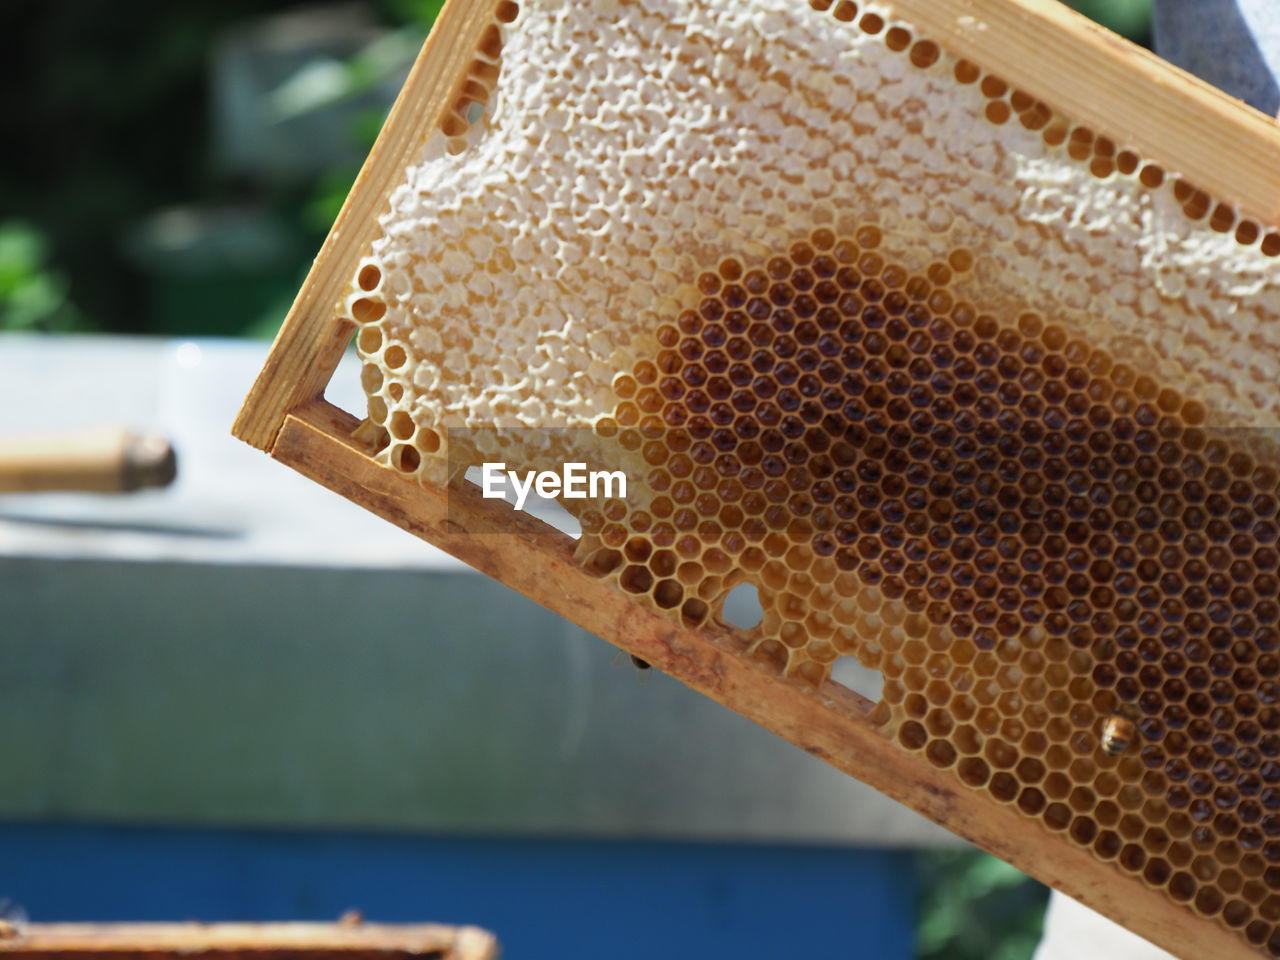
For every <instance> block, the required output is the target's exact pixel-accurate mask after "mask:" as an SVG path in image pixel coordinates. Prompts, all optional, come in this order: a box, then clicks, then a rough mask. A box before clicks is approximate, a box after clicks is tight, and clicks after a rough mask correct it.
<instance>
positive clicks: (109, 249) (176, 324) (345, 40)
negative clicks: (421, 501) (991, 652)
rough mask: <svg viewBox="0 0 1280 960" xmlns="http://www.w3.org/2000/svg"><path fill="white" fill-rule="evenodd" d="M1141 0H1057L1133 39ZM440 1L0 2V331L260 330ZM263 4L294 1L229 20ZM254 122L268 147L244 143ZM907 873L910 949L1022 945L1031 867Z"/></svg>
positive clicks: (958, 855)
mask: <svg viewBox="0 0 1280 960" xmlns="http://www.w3.org/2000/svg"><path fill="white" fill-rule="evenodd" d="M1150 2H1151V0H1075V2H1074V3H1073V4H1072V5H1073V6H1075V7H1076V8H1077V9H1079V10H1080V11H1081V12H1083V13H1085V14H1086V15H1089V16H1092V17H1093V18H1094V19H1096V20H1099V21H1100V22H1102V23H1104V24H1106V25H1107V26H1109V27H1111V28H1112V29H1115V30H1117V31H1118V32H1120V33H1123V34H1125V35H1126V36H1128V37H1130V38H1131V39H1133V40H1135V41H1137V42H1139V43H1144V44H1145V43H1147V42H1148V40H1149V36H1150ZM441 5H442V0H376V2H371V3H367V4H363V5H351V4H330V5H324V6H317V5H316V4H315V0H305V2H299V0H184V2H182V3H177V4H174V3H169V2H162V0H135V2H133V3H131V4H129V5H128V6H127V10H126V9H125V8H123V7H122V6H121V5H120V4H118V3H111V2H107V0H78V2H76V3H73V4H60V3H49V2H47V0H8V2H6V3H4V4H3V5H0V35H3V36H6V37H8V38H9V41H8V44H7V49H8V50H9V54H7V57H8V58H9V61H10V71H11V72H10V76H11V77H13V78H20V79H16V80H11V81H10V83H9V84H7V89H8V90H9V96H8V99H7V103H6V111H5V114H6V117H7V123H8V126H9V143H10V147H9V149H8V150H7V151H6V156H5V161H4V166H3V168H2V170H3V172H2V173H0V330H41V331H83V332H101V333H143V334H147V333H150V334H166V335H202V334H230V335H247V336H258V337H270V336H272V335H273V334H274V332H275V329H276V328H277V327H278V325H279V322H280V320H281V318H282V317H283V316H284V313H285V311H286V310H287V309H288V305H289V303H290V301H291V300H292V296H293V293H294V291H295V290H296V289H297V287H298V285H299V284H300V282H301V280H302V277H303V275H304V274H305V271H306V268H307V266H308V264H309V263H310V260H311V257H312V256H313V255H314V253H315V251H316V250H317V249H318V248H319V245H320V243H321V242H322V240H323V238H324V236H325V234H326V232H327V231H328V228H329V226H330V224H331V223H332V220H333V218H334V216H335V215H336V214H337V211H338V208H339V206H340V205H341V203H342V200H343V198H344V197H345V195H346V192H347V189H348V188H349V187H350V184H351V183H352V181H353V180H354V178H355V174H356V172H357V170H358V169H359V164H360V159H361V158H362V156H363V154H364V153H365V152H366V151H367V150H368V147H369V146H370V145H371V144H372V142H373V139H374V137H375V136H376V133H377V130H378V128H379V126H380V124H381V122H382V118H383V116H384V115H385V111H386V108H387V105H388V104H389V102H390V100H389V98H390V96H391V94H392V93H393V92H394V88H395V87H396V86H397V85H398V83H399V80H400V78H402V77H403V74H404V72H405V71H407V68H408V64H409V62H410V60H411V58H412V56H413V54H414V53H415V52H416V50H417V48H418V46H419V45H420V43H421V40H422V37H423V36H424V35H425V32H426V29H427V28H428V27H429V25H430V24H431V22H432V21H433V20H434V18H435V16H436V14H437V12H438V11H439V8H440V6H441ZM326 11H333V12H335V13H336V19H334V20H333V21H332V25H333V27H334V29H333V30H331V31H329V33H327V34H326V33H325V32H324V31H323V30H320V31H316V32H315V33H316V35H315V36H314V37H312V38H311V40H310V46H308V43H307V42H301V41H305V40H307V37H306V36H302V37H301V40H300V42H299V43H297V44H293V43H292V42H291V41H292V39H294V38H293V37H291V36H285V37H283V38H282V37H281V36H280V34H281V32H283V33H285V34H291V33H292V34H299V35H304V34H309V33H311V32H312V31H311V30H310V28H306V29H304V26H305V24H306V23H308V22H310V20H317V21H323V20H324V19H325V15H326ZM281 15H286V16H290V15H292V16H294V19H286V20H284V21H279V22H278V23H277V25H276V28H275V30H274V31H273V30H271V29H265V28H264V30H262V31H260V32H259V34H258V35H254V36H250V35H248V34H245V33H244V31H245V30H246V24H252V23H259V24H262V23H266V22H268V21H270V19H271V18H272V17H273V16H274V17H279V16H281ZM351 24H357V25H359V28H358V29H355V30H352V29H350V25H351ZM335 37H336V38H337V39H336V41H335ZM237 38H238V39H237ZM264 49H265V50H267V51H268V52H270V51H271V50H273V49H275V50H280V49H287V50H288V52H289V57H286V58H284V59H286V60H287V61H288V62H287V64H286V68H285V69H284V70H283V72H279V73H278V75H273V74H272V73H271V71H269V70H268V71H266V76H265V77H262V76H259V77H257V78H256V79H257V80H258V81H265V82H260V83H259V88H257V89H250V87H252V84H249V86H248V87H246V85H245V84H244V83H241V82H240V81H241V80H242V79H244V76H249V78H250V79H251V80H252V79H254V78H253V77H252V76H251V75H252V74H253V72H254V63H255V62H256V61H255V60H254V57H255V56H256V55H257V54H258V53H261V51H262V50H264ZM290 58H291V59H290ZM246 90H247V91H248V92H247V93H246ZM237 91H238V94H237ZM237 95H239V100H237ZM246 97H247V99H246ZM237 103H239V109H240V114H239V115H238V116H239V120H237V119H236V115H235V109H236V104H237ZM246 104H247V106H246ZM228 111H229V112H230V114H231V116H228V115H227V114H228ZM326 112H327V115H328V117H329V118H330V121H329V122H327V123H321V124H320V125H318V126H312V127H307V125H306V124H307V121H308V119H309V118H314V117H315V116H317V115H323V114H326ZM246 118H247V119H246ZM237 122H241V123H242V125H244V126H245V127H246V129H241V130H239V131H238V133H237V130H236V129H235V124H236V123H237ZM291 123H292V124H295V126H294V127H292V128H291V127H289V126H288V125H289V124H291ZM229 125H230V126H229ZM273 131H274V132H277V133H280V134H282V135H283V139H282V140H281V143H283V144H284V145H285V149H283V153H284V154H285V155H286V157H285V159H284V160H281V159H280V158H279V157H277V158H275V160H273V159H272V158H271V156H270V155H269V151H266V152H264V151H263V150H261V149H259V147H260V146H261V144H262V142H264V141H268V142H269V141H271V140H272V137H273ZM316 136H320V137H327V138H329V139H330V140H335V141H341V143H339V144H338V145H337V146H336V147H335V148H334V149H332V150H328V151H326V150H324V149H319V147H318V146H317V145H316V144H315V143H314V142H312V141H308V139H307V138H308V137H311V138H314V137H316ZM294 140H297V141H298V142H299V143H300V144H301V147H302V153H303V155H302V156H301V157H298V156H297V155H296V154H297V152H298V151H296V150H295V156H293V158H292V160H290V159H288V157H287V154H288V153H289V151H288V149H287V147H288V144H289V143H291V142H292V141H294ZM312 155H314V156H315V157H318V158H319V160H320V161H321V162H319V163H318V164H315V165H311V166H309V165H308V163H307V162H306V160H307V158H308V157H309V156H312ZM920 878H921V888H922V901H921V925H920V939H919V951H920V956H921V957H922V958H923V960H942V958H947V960H970V958H972V960H978V958H994V960H1025V958H1028V957H1030V955H1031V953H1032V951H1033V949H1034V946H1035V943H1036V941H1037V939H1038V937H1039V930H1040V924H1041V918H1042V915H1043V910H1044V904H1045V900H1046V897H1047V891H1046V890H1045V889H1044V888H1043V887H1041V886H1040V885H1039V884H1036V883H1034V882H1033V881H1031V880H1028V879H1027V878H1025V877H1024V876H1022V875H1021V874H1020V873H1018V872H1017V871H1016V870H1013V868H1011V867H1008V866H1006V865H1005V864H1003V863H1001V862H1000V861H997V860H995V859H993V858H991V857H988V856H986V855H983V854H979V853H976V852H972V851H960V852H956V851H946V852H939V853H931V854H925V855H923V857H922V870H921V874H920Z"/></svg>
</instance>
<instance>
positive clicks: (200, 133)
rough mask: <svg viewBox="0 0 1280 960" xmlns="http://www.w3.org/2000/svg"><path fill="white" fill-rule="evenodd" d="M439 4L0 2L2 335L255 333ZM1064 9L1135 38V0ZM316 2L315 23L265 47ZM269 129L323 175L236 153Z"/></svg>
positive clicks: (292, 283) (1142, 16)
mask: <svg viewBox="0 0 1280 960" xmlns="http://www.w3.org/2000/svg"><path fill="white" fill-rule="evenodd" d="M442 3H443V0H371V2H368V3H364V4H354V3H336V4H332V3H331V4H317V3H316V0H186V2H184V3H180V4H171V3H166V2H161V0H135V2H134V3H132V4H130V5H129V6H128V10H127V13H125V12H122V8H121V7H120V6H119V4H115V3H109V2H107V0H78V2H76V3H74V4H52V3H48V2H40V0H9V2H7V3H5V4H3V5H0V30H2V31H3V35H4V36H6V37H8V38H9V44H8V49H9V50H10V53H9V55H8V57H9V60H10V70H11V73H10V76H11V77H14V78H20V79H17V80H16V81H11V83H10V84H9V85H8V87H9V90H10V96H9V98H8V103H7V105H6V106H7V109H6V117H7V121H8V125H9V131H10V142H11V147H10V149H9V150H8V151H6V157H5V164H4V167H3V173H2V174H0V330H4V329H8V330H42V331H86V332H104V333H153V334H168V335H181V334H230V335H249V336H259V337H269V336H271V335H272V334H273V333H274V330H275V328H276V327H277V326H278V324H279V321H280V318H281V317H282V316H283V314H284V312H285V311H286V310H287V309H288V305H289V303H290V301H291V299H292V294H293V292H294V290H295V289H296V288H297V286H298V284H299V283H300V281H301V279H302V277H303V276H304V274H305V271H306V267H307V265H308V264H309V262H310V259H311V257H312V256H313V255H314V253H315V250H316V249H317V248H318V247H319V244H320V243H321V241H322V240H323V238H324V235H325V233H326V232H327V230H328V227H329V225H330V223H331V222H332V220H333V217H334V216H335V215H336V213H337V210H338V208H339V206H340V205H341V203H342V199H343V197H344V196H345V195H346V191H347V189H348V188H349V186H350V184H351V182H352V181H353V180H354V177H355V174H356V171H357V170H358V169H359V162H360V157H361V156H363V154H364V152H366V151H367V149H368V147H369V146H370V145H371V144H372V142H373V139H374V137H375V136H376V133H377V130H378V128H379V126H380V124H381V121H382V118H383V116H384V115H385V111H386V108H387V106H388V104H389V102H390V98H391V97H392V96H393V94H394V90H395V87H396V86H397V85H398V83H399V81H400V79H401V78H402V77H403V75H404V72H405V71H407V68H408V64H409V62H410V60H411V59H412V56H413V53H414V52H415V51H416V49H417V47H418V46H419V45H420V43H421V38H422V36H423V35H424V33H425V31H426V29H427V28H428V27H429V26H430V24H431V22H432V21H433V20H434V18H435V15H436V13H437V12H438V11H439V8H440V7H441V5H442ZM1074 5H1075V6H1077V8H1079V9H1080V10H1082V12H1084V13H1086V14H1088V15H1090V16H1093V17H1095V19H1099V20H1101V21H1102V22H1104V23H1107V24H1108V25H1109V26H1111V27H1112V28H1113V29H1117V30H1119V31H1120V32H1122V33H1125V34H1126V35H1128V36H1130V37H1132V38H1134V39H1136V40H1138V41H1139V42H1145V41H1146V39H1147V36H1148V33H1149V22H1150V0H1076V2H1075V4H1074ZM327 13H330V14H333V13H336V14H337V16H331V17H330V22H331V27H332V29H331V30H330V32H329V33H328V34H327V35H326V34H325V33H324V31H319V33H318V34H317V36H315V37H314V38H313V39H312V42H311V43H310V45H308V43H307V42H305V41H300V42H298V43H296V44H292V45H291V44H290V43H289V42H287V40H286V41H285V42H282V41H281V39H280V37H279V34H280V33H281V32H285V33H292V34H295V35H296V34H307V33H309V32H310V31H309V30H307V29H303V28H301V27H300V26H299V25H303V24H306V23H307V22H310V21H311V20H320V21H323V20H324V19H325V17H326V14H327ZM281 14H285V15H288V14H292V15H294V18H293V19H285V20H282V21H278V22H277V23H276V24H275V27H274V32H275V34H276V35H275V36H274V37H273V36H272V32H273V31H272V29H269V28H267V27H264V28H263V29H262V30H260V31H259V33H260V35H259V36H257V37H256V39H255V38H249V39H245V37H244V36H241V37H239V40H238V41H237V32H238V31H239V32H240V33H241V34H243V33H244V31H245V29H246V27H245V25H246V24H252V23H258V24H268V23H269V22H270V20H271V18H272V17H273V16H277V17H278V16H280V15H281ZM357 41H359V42H357ZM255 45H256V46H255ZM273 45H274V47H273ZM280 47H286V48H290V49H288V50H287V56H280V57H279V58H278V59H280V61H281V67H280V69H282V70H285V72H284V73H280V72H279V71H277V72H276V74H275V75H273V74H272V71H271V70H269V69H268V70H262V69H260V67H261V64H260V63H259V64H258V68H259V69H258V73H259V74H260V75H259V76H257V77H256V78H253V77H252V75H253V73H254V70H255V61H254V60H253V57H254V56H255V55H257V54H261V53H262V51H263V49H266V50H267V52H268V53H270V52H271V51H272V50H273V49H274V50H275V52H277V53H278V52H279V48H280ZM243 76H250V77H251V78H253V79H256V80H257V81H258V82H259V84H260V87H259V89H256V90H249V89H247V88H244V86H245V85H244V83H242V82H241V80H242V77H243ZM264 82H265V84H264ZM237 85H239V86H240V87H241V88H243V89H239V90H238V91H237V90H236V89H235V88H236V87H237ZM237 96H238V97H239V100H238V101H237V100H236V98H237ZM237 104H238V110H239V113H238V114H235V110H236V109H237ZM228 111H230V112H231V113H232V114H235V115H233V116H227V114H228ZM308 115H310V118H309V116H308ZM317 115H318V116H322V117H324V118H326V120H325V122H320V123H315V122H309V120H311V121H313V120H314V119H315V116H317ZM290 124H292V126H290ZM233 128H235V129H233ZM299 131H301V133H300V132H299ZM273 134H278V136H276V137H275V140H276V141H277V144H278V145H280V144H285V145H286V149H284V151H283V152H285V153H287V152H288V150H287V144H288V142H289V141H290V140H291V139H292V140H296V141H298V142H299V143H302V144H304V147H303V148H302V149H304V150H307V151H309V154H310V155H313V156H314V157H316V158H318V159H319V160H323V161H326V162H325V163H324V164H323V169H314V168H311V169H309V168H308V167H307V165H306V164H305V163H301V164H300V163H293V164H292V165H290V163H288V162H285V163H273V161H272V159H271V158H270V157H269V156H258V157H257V158H248V159H246V157H245V156H238V155H237V150H239V153H240V154H244V153H245V150H246V143H248V144H249V146H248V148H247V149H248V151H249V152H250V153H252V151H253V147H252V143H253V142H254V139H255V138H256V139H257V140H259V141H271V140H272V139H273ZM308 137H310V138H311V141H310V142H307V138H308ZM317 137H318V138H320V139H319V140H317V139H316V138H317ZM237 138H239V142H238V143H237ZM335 144H337V145H338V148H334V149H324V147H326V146H329V147H333V146H334V145H335ZM342 148H345V149H342ZM260 152H263V151H260ZM295 152H296V151H295ZM295 159H296V158H295Z"/></svg>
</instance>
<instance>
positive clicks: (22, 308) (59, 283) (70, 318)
mask: <svg viewBox="0 0 1280 960" xmlns="http://www.w3.org/2000/svg"><path fill="white" fill-rule="evenodd" d="M70 285H71V284H70V281H69V280H68V279H67V275H66V273H65V272H64V271H62V270H59V269H57V268H56V267H53V266H51V265H50V264H49V243H48V240H47V239H46V238H45V236H44V234H43V233H41V232H40V230H39V228H38V227H36V226H35V225H34V224H31V223H29V222H27V221H25V220H8V221H6V222H4V223H0V330H37V329H43V330H54V331H58V332H65V331H69V330H76V329H79V328H80V327H81V326H83V324H82V321H81V318H80V314H79V311H78V310H76V308H75V306H74V305H73V304H72V303H71V301H70V299H69V298H68V296H67V291H68V288H69V287H70Z"/></svg>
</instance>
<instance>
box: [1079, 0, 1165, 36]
mask: <svg viewBox="0 0 1280 960" xmlns="http://www.w3.org/2000/svg"><path fill="white" fill-rule="evenodd" d="M1067 3H1068V4H1069V5H1070V6H1072V7H1074V8H1075V9H1076V10H1078V11H1080V12H1081V13H1083V14H1084V15H1085V16H1086V17H1089V18H1090V19H1092V20H1096V21H1097V22H1098V23H1100V24H1102V25H1103V26H1104V27H1108V28H1110V29H1111V30H1114V31H1115V32H1116V33H1118V34H1120V35H1121V36H1122V37H1128V38H1129V39H1130V40H1132V41H1134V42H1135V43H1141V44H1144V45H1146V46H1150V44H1151V0H1067Z"/></svg>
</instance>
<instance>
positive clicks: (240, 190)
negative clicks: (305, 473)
mask: <svg viewBox="0 0 1280 960" xmlns="http://www.w3.org/2000/svg"><path fill="white" fill-rule="evenodd" d="M313 2H314V0H313ZM306 5H308V3H307V0H183V2H182V3H171V2H168V0H134V2H132V3H130V4H128V5H127V7H122V6H121V5H120V4H118V3H114V2H110V0H77V2H75V3H48V2H45V0H6V2H4V3H0V36H4V37H5V39H6V44H5V47H6V54H5V56H6V60H7V66H8V69H9V76H10V77H11V78H12V77H16V78H21V79H20V80H18V81H17V82H16V84H15V83H14V82H13V81H12V80H11V82H10V83H9V84H8V85H7V90H6V93H7V96H6V97H5V122H6V126H7V129H8V131H9V137H10V141H11V148H10V149H9V150H7V151H6V156H5V163H4V166H3V169H2V171H0V211H3V217H4V219H5V223H4V226H3V228H2V231H0V330H3V329H24V330H68V329H88V330H99V331H105V332H129V333H147V332H155V330H156V329H157V327H156V318H155V317H154V316H153V314H152V312H151V311H150V310H149V301H150V298H151V296H152V291H151V289H150V287H149V280H148V278H147V277H146V276H145V275H144V273H143V272H142V270H141V269H140V268H139V265H138V264H137V262H136V261H135V260H134V259H131V258H130V256H129V255H128V251H127V250H126V244H125V243H124V242H122V240H123V236H124V235H125V233H126V232H127V231H128V230H129V229H131V228H132V227H134V226H136V225H137V224H139V223H140V222H142V221H143V220H144V219H145V218H147V217H148V216H150V215H152V214H154V213H155V212H156V211H158V210H160V209H163V208H165V207H168V206H172V205H182V204H197V205H201V206H208V207H217V206H223V205H225V206H241V207H257V208H262V209H265V210H266V211H267V213H268V214H269V215H271V216H272V217H274V218H276V219H278V220H279V221H281V222H283V223H286V224H289V225H291V228H292V229H293V230H294V231H296V233H297V235H298V244H297V246H298V249H299V251H302V252H300V253H299V254H298V257H297V262H296V263H295V264H293V265H291V266H288V267H286V268H285V269H284V270H283V271H282V273H283V275H284V276H283V279H282V283H283V284H284V285H285V286H288V285H292V284H296V282H297V281H298V280H300V279H301V273H302V272H303V271H305V268H306V264H307V262H308V261H309V259H310V256H311V254H312V253H314V251H315V250H316V249H317V248H318V246H319V244H320V242H321V240H322V239H323V237H324V235H325V233H326V232H327V230H328V228H329V226H330V224H331V223H332V221H333V214H334V213H336V210H337V206H339V205H340V204H341V199H342V196H344V195H345V193H346V190H347V189H348V188H349V186H350V184H351V182H352V180H353V179H354V175H355V171H354V170H350V171H335V172H334V173H333V174H332V175H331V176H328V177H325V178H322V180H321V182H317V183H301V184H298V183H290V184H281V183H250V182H245V181H244V180H243V179H240V178H236V177H234V176H230V175H228V174H227V173H226V172H225V171H222V170H219V169H218V168H217V166H216V164H215V163H214V162H213V161H211V159H210V156H211V150H210V140H211V135H212V132H211V122H210V114H209V101H210V91H209V86H208V81H209V58H210V54H211V52H212V50H213V47H214V45H215V43H216V42H217V40H218V39H219V37H220V36H221V35H222V34H223V33H224V32H225V31H226V30H228V29H229V28H231V27H233V26H234V25H236V24H238V23H241V22H243V21H244V20H246V19H249V18H254V17H262V16H266V15H269V14H271V13H275V12H280V11H284V10H287V9H290V8H295V7H300V6H306ZM441 5H442V0H378V2H377V3H375V4H373V6H374V7H375V9H376V10H377V12H378V14H379V15H380V17H381V19H382V20H383V21H384V22H385V23H387V24H388V25H389V26H393V27H405V28H406V29H407V34H408V36H410V37H411V38H412V39H411V41H410V43H409V48H410V50H411V52H412V51H416V49H417V47H418V46H419V45H420V43H421V37H422V34H423V32H424V26H425V25H428V24H429V23H430V22H431V20H432V19H434V16H435V14H436V12H438V10H439V8H440V6H441ZM403 46H404V44H403V43H402V44H401V47H403ZM381 52H382V53H385V52H386V51H385V50H384V51H381ZM379 53H380V52H379V51H377V50H373V51H370V52H369V53H368V55H366V56H364V57H363V58H361V57H357V58H356V59H355V60H354V61H353V62H352V63H351V64H349V65H348V68H347V70H346V73H347V74H348V80H349V87H350V90H351V91H353V92H358V91H359V90H361V89H367V87H368V86H369V85H371V84H373V83H376V82H377V79H378V78H379V77H380V76H382V75H384V73H383V71H385V70H386V69H387V67H386V64H385V63H384V61H383V58H381V57H380V56H379ZM394 59H395V58H394V57H392V58H388V60H389V61H390V60H394ZM381 120H382V116H381V114H378V115H377V116H371V117H369V118H367V119H365V120H364V121H362V122H361V123H360V124H358V125H357V126H358V129H356V130H353V131H351V136H352V137H353V138H354V139H355V140H357V141H358V142H359V143H360V144H362V145H367V144H369V143H371V142H372V139H373V137H374V135H375V134H376V130H377V127H378V126H379V125H380V123H381ZM276 322H277V323H278V317H277V321H276ZM254 325H259V326H260V325H261V318H260V317H259V316H257V315H256V314H255V315H253V316H247V317H246V318H245V321H244V326H245V327H249V326H254ZM169 332H175V331H169Z"/></svg>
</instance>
